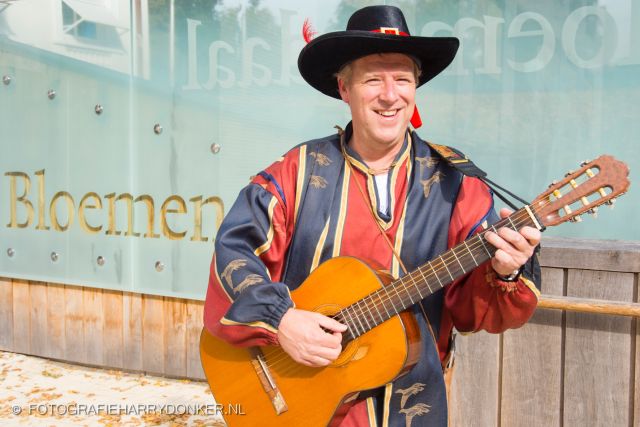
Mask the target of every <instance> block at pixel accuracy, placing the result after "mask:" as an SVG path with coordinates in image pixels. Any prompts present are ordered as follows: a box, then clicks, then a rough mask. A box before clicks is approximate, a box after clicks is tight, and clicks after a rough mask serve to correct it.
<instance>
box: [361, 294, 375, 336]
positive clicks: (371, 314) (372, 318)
mask: <svg viewBox="0 0 640 427" xmlns="http://www.w3.org/2000/svg"><path fill="white" fill-rule="evenodd" d="M362 303H363V304H364V306H365V307H367V311H368V312H369V315H370V316H371V317H370V319H371V323H373V326H374V327H375V326H376V319H374V317H373V313H372V312H371V307H369V304H367V302H366V301H365V299H364V298H363V299H362ZM366 320H367V318H366V315H365V321H366ZM367 326H369V330H371V325H369V322H367Z"/></svg>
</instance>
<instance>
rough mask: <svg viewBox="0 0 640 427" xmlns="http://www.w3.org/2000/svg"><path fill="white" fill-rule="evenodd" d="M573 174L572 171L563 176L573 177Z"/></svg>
mask: <svg viewBox="0 0 640 427" xmlns="http://www.w3.org/2000/svg"><path fill="white" fill-rule="evenodd" d="M573 172H574V171H572V170H570V171H569V172H567V173H565V174H564V176H569V175H573Z"/></svg>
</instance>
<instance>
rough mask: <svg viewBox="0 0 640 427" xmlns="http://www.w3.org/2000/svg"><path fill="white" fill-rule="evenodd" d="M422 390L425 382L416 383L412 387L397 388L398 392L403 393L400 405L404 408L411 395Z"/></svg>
mask: <svg viewBox="0 0 640 427" xmlns="http://www.w3.org/2000/svg"><path fill="white" fill-rule="evenodd" d="M422 390H424V384H422V383H415V384H413V385H412V386H411V387H408V388H399V389H398V390H396V393H400V394H401V395H402V398H401V399H400V407H401V408H404V405H406V404H407V400H408V399H409V398H410V397H411V396H414V395H416V394H418V393H420V392H421V391H422Z"/></svg>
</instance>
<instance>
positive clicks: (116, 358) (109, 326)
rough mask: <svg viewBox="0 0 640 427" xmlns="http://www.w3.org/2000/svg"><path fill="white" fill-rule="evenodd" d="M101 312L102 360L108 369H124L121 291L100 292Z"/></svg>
mask: <svg viewBox="0 0 640 427" xmlns="http://www.w3.org/2000/svg"><path fill="white" fill-rule="evenodd" d="M102 312H103V313H104V330H103V332H102V334H103V335H102V336H103V359H104V365H105V366H108V367H110V368H120V369H122V368H123V367H124V353H123V351H124V349H123V347H124V345H123V338H122V337H123V319H124V316H123V310H122V292H121V291H110V290H106V289H105V290H103V291H102Z"/></svg>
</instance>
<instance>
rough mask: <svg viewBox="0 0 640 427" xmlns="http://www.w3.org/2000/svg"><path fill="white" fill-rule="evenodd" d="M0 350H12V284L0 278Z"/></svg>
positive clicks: (9, 280)
mask: <svg viewBox="0 0 640 427" xmlns="http://www.w3.org/2000/svg"><path fill="white" fill-rule="evenodd" d="M0 350H7V351H13V284H12V283H11V279H5V278H0Z"/></svg>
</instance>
